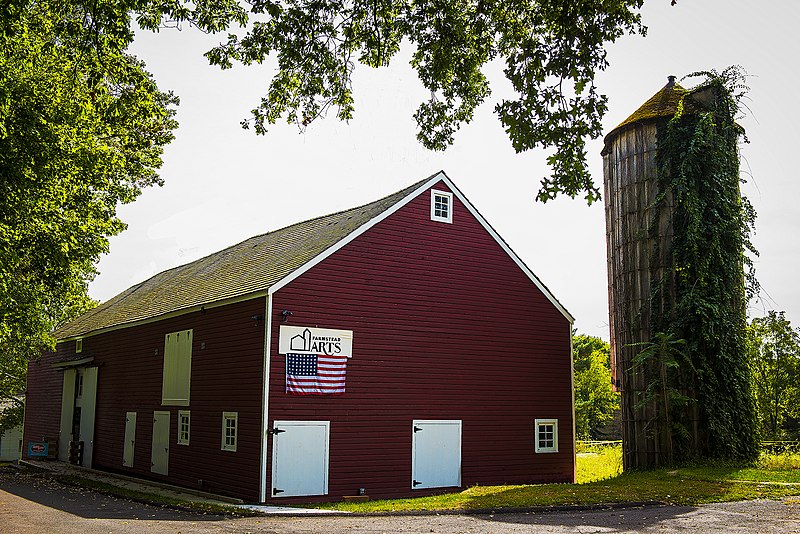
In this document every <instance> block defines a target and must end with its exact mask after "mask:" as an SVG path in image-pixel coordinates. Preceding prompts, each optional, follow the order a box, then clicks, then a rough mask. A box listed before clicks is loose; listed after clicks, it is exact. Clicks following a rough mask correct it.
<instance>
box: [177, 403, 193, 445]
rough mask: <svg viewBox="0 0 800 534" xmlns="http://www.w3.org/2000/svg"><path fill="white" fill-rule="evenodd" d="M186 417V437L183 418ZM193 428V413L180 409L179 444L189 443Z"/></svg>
mask: <svg viewBox="0 0 800 534" xmlns="http://www.w3.org/2000/svg"><path fill="white" fill-rule="evenodd" d="M184 418H186V438H184V437H183V432H182V431H183V420H184ZM191 430H192V413H191V411H189V410H178V445H188V444H189V438H190V436H191Z"/></svg>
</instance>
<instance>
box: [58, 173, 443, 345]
mask: <svg viewBox="0 0 800 534" xmlns="http://www.w3.org/2000/svg"><path fill="white" fill-rule="evenodd" d="M440 174H443V173H442V171H439V172H437V173H434V174H432V175H430V176H429V177H427V178H425V179H423V180H420V181H418V182H415V183H413V184H411V185H409V186H407V187H405V188H403V189H401V190H400V191H396V192H394V193H390V194H388V195H386V196H384V197H382V198H379V199H377V200H374V201H372V202H367V203H365V204H362V205H359V206H356V207H353V208H349V209H344V210H340V211H337V212H334V213H328V214H324V215H320V216H318V217H314V218H312V219H308V220H305V221H298V222H296V223H292V224H289V225H286V226H283V227H281V228H278V229H275V230H271V231H269V232H265V233H263V234H258V235H255V236H251V237H248V238H247V239H244V240H242V241H239V242H238V243H235V244H233V245H230V246H228V247H225V248H223V249H221V250H218V251H215V252H212V253H210V254H207V255H205V256H203V257H201V258H198V259H196V260H193V261H190V262H187V263H184V264H181V265H176V266H174V267H170V268H168V269H164V270H163V271H159V272H158V273H155V274H153V275H152V276H150V277H149V278H147V279H145V280H143V281H141V282H139V283H136V284H133V285H131V286H130V287H128V288H126V289H124V290H123V291H121V292H119V293H118V294H116V295H114V296H113V297H111V298H110V299H109V300H107V301H105V302H103V303H101V304H100V305H99V306H97V307H95V308H93V309H91V310H88V311H87V312H86V313H84V314H82V315H81V316H79V317H77V318H75V319H74V320H72V321H70V322H68V323H66V324H64V325H62V326H61V327H59V328H58V329H56V331H55V334H56V337H58V338H59V339H67V338H70V337H76V336H80V335H84V334H87V333H90V332H94V331H97V330H101V329H104V328H109V327H112V326H118V325H122V324H127V323H131V322H136V321H139V320H144V319H149V318H152V317H158V316H161V315H164V314H165V313H171V312H174V311H178V310H181V309H188V308H192V307H194V306H200V305H204V304H210V303H213V302H218V301H222V300H228V299H230V298H235V297H238V296H244V295H247V294H252V293H255V292H257V291H262V290H266V289H268V288H269V287H271V286H272V285H274V284H275V283H277V282H279V281H280V280H281V279H282V278H284V277H285V276H287V275H288V274H289V273H291V272H293V271H294V270H296V269H298V268H300V267H301V266H302V265H304V264H306V263H308V262H309V261H311V260H312V259H313V258H315V257H317V256H318V255H319V254H321V253H322V252H324V251H325V250H327V249H329V248H330V247H332V246H335V244H336V243H338V242H340V241H341V240H342V239H345V238H346V237H347V236H348V235H350V234H352V233H353V232H355V231H356V230H358V228H360V227H362V226H363V225H364V224H367V223H368V222H369V221H370V220H372V219H374V218H375V217H378V216H379V215H380V214H381V213H383V212H385V211H386V210H388V209H390V208H391V207H392V206H393V205H395V204H397V203H398V202H399V201H401V200H402V199H403V198H406V197H408V195H410V194H411V193H413V192H414V191H415V190H417V189H419V188H420V187H421V186H422V185H423V184H425V183H426V182H428V181H430V180H431V179H432V178H434V177H436V176H438V175H440ZM445 176H446V175H445ZM373 212H374V213H373ZM348 214H349V215H350V216H348V217H346V218H345V217H344V216H346V215H348ZM358 215H362V216H361V217H358ZM325 219H330V222H329V223H328V224H327V225H324V226H323V225H320V224H319V223H320V221H324V220H325ZM351 220H352V222H351V223H350V222H348V221H351ZM270 238H274V239H270ZM271 241H272V242H271ZM248 244H250V247H249V250H248ZM241 251H248V252H247V253H240V252H241ZM270 259H272V261H271V262H270V261H269V260H270ZM262 271H263V272H262ZM212 275H213V276H212ZM193 278H194V282H195V283H194V286H193V287H191V288H186V287H185V284H186V283H190V282H191V281H193V280H192V279H193ZM178 288H180V289H182V290H183V292H182V293H181V294H178V293H179V292H178V291H177V289H178ZM170 289H171V290H173V291H170ZM192 290H193V291H194V294H187V293H189V292H190V291H192ZM164 300H167V301H168V302H166V303H165V302H163V301H164ZM92 319H94V320H92Z"/></svg>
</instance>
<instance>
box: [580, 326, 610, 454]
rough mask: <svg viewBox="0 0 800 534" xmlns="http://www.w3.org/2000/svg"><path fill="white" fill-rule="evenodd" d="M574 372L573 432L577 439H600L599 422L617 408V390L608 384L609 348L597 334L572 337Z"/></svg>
mask: <svg viewBox="0 0 800 534" xmlns="http://www.w3.org/2000/svg"><path fill="white" fill-rule="evenodd" d="M572 364H573V369H574V372H575V376H574V380H573V382H574V386H575V432H576V434H577V437H578V438H579V439H600V438H602V436H601V430H602V427H603V425H605V424H606V423H608V422H609V421H611V420H613V419H614V413H615V412H616V411H617V410H619V393H616V392H614V390H613V388H612V387H611V349H610V347H609V346H608V343H606V342H605V341H603V340H602V339H600V338H598V337H593V336H587V335H584V334H577V335H576V334H573V336H572Z"/></svg>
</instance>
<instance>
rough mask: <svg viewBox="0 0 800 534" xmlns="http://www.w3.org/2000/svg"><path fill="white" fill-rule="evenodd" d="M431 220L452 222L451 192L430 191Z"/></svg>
mask: <svg viewBox="0 0 800 534" xmlns="http://www.w3.org/2000/svg"><path fill="white" fill-rule="evenodd" d="M431 220H432V221H439V222H446V223H452V222H453V193H448V192H447V191H436V190H435V189H434V190H432V191H431Z"/></svg>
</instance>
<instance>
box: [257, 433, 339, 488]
mask: <svg viewBox="0 0 800 534" xmlns="http://www.w3.org/2000/svg"><path fill="white" fill-rule="evenodd" d="M272 436H273V437H272V492H271V494H272V496H273V497H296V496H301V495H326V494H327V493H328V444H329V436H330V421H275V422H274V424H273V425H272Z"/></svg>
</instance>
